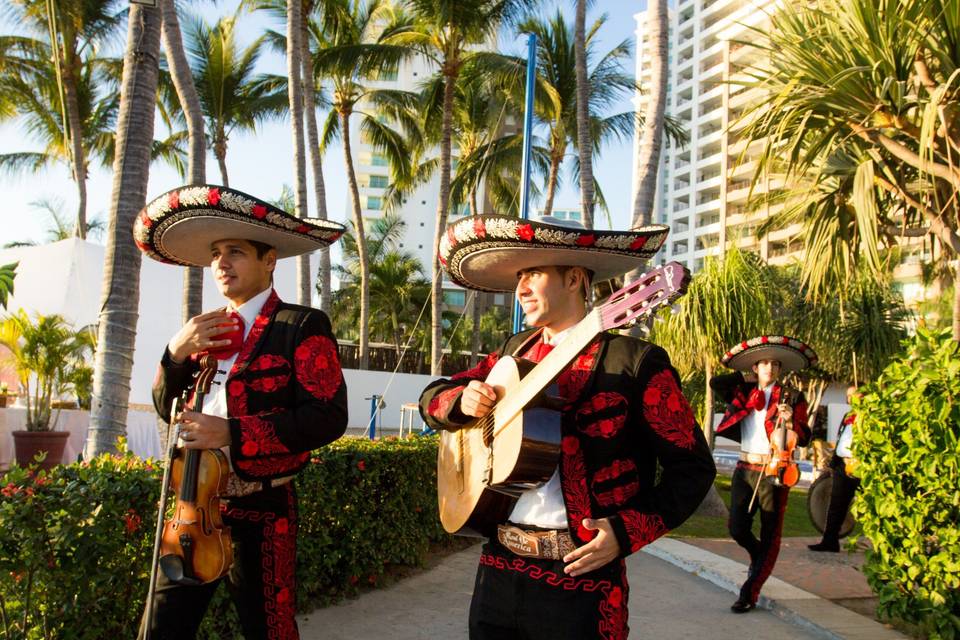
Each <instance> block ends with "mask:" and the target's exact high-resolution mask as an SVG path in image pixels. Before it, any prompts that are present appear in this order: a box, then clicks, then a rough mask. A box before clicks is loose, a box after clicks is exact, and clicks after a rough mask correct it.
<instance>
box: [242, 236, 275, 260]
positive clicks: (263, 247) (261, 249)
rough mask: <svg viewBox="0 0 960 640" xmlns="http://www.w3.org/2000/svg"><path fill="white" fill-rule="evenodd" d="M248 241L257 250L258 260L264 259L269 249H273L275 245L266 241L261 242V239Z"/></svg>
mask: <svg viewBox="0 0 960 640" xmlns="http://www.w3.org/2000/svg"><path fill="white" fill-rule="evenodd" d="M247 242H249V243H250V244H252V245H253V248H254V249H255V250H256V252H257V260H262V259H263V256H265V255H267V251H270V249H273V247H272V246H270V245H269V244H267V243H266V242H260V241H259V240H247Z"/></svg>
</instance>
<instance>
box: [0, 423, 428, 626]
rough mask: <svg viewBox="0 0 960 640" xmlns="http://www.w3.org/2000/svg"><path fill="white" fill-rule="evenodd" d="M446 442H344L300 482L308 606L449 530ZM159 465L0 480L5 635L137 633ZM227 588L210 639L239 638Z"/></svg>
mask: <svg viewBox="0 0 960 640" xmlns="http://www.w3.org/2000/svg"><path fill="white" fill-rule="evenodd" d="M436 458H437V439H436V438H417V439H414V440H396V439H393V440H386V441H382V442H375V443H374V442H370V441H367V440H356V439H341V440H340V441H338V442H335V443H334V444H332V445H330V446H328V447H326V448H324V449H323V450H321V451H320V452H318V453H317V454H316V456H315V457H314V458H313V460H312V464H310V465H308V467H307V468H306V469H305V470H304V471H303V472H302V473H301V474H300V476H299V477H298V479H297V492H298V495H299V499H300V529H299V534H298V554H297V556H298V557H297V602H298V605H299V609H300V610H301V611H302V610H309V609H311V608H313V606H315V605H317V604H322V603H328V602H332V601H335V600H337V599H339V598H342V597H344V596H346V595H351V594H354V593H356V592H357V591H358V590H359V589H360V588H363V587H369V586H370V585H376V584H377V583H378V582H379V581H380V580H382V578H383V576H384V573H385V570H386V569H387V568H388V567H389V566H390V565H397V564H399V565H417V564H419V563H421V562H422V560H423V559H424V555H425V553H426V551H427V549H428V547H429V545H430V543H431V542H436V541H439V540H442V539H445V538H446V534H444V532H443V530H442V528H441V526H440V522H439V519H438V517H437V508H436V500H437V499H436ZM161 475H162V473H161V470H160V468H159V467H158V466H157V464H156V462H155V461H146V462H144V461H142V460H140V459H138V458H136V457H135V456H133V455H132V454H125V455H122V456H107V455H104V456H102V457H100V458H97V459H95V460H94V461H92V462H91V463H89V464H87V463H80V464H73V465H67V466H58V467H56V468H54V469H53V470H52V471H50V472H47V473H44V472H36V471H35V470H32V469H22V468H18V467H14V468H12V469H11V470H10V471H9V472H8V473H7V474H6V475H4V476H3V477H2V478H0V637H3V638H9V639H11V640H12V639H14V638H17V639H19V638H40V637H70V638H79V639H81V640H83V639H87V638H90V639H93V638H105V637H117V638H132V637H135V635H136V632H137V627H138V625H139V620H140V615H141V612H142V610H143V605H144V601H145V598H146V591H147V583H148V578H149V573H150V566H149V565H150V555H151V549H152V545H153V526H154V523H155V522H156V501H157V496H158V495H159V484H160V478H161ZM237 620H238V619H237V615H236V612H235V611H234V610H233V607H232V605H231V604H230V601H229V598H228V596H227V594H226V590H225V589H223V588H221V589H219V590H218V592H217V595H216V596H215V597H214V600H213V603H212V604H211V608H210V611H209V612H208V615H207V617H206V619H205V621H204V625H203V627H202V629H201V634H200V635H201V637H204V638H228V637H238V634H239V624H238V621H237Z"/></svg>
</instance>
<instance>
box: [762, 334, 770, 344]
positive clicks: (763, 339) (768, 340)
mask: <svg viewBox="0 0 960 640" xmlns="http://www.w3.org/2000/svg"><path fill="white" fill-rule="evenodd" d="M760 342H762V343H763V344H767V343H768V342H770V338H768V337H767V336H760Z"/></svg>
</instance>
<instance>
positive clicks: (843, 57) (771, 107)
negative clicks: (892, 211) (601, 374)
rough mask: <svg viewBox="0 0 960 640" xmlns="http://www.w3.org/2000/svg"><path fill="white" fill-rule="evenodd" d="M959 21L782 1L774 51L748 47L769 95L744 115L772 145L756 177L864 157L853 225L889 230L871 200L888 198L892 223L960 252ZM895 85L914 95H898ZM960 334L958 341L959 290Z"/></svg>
mask: <svg viewBox="0 0 960 640" xmlns="http://www.w3.org/2000/svg"><path fill="white" fill-rule="evenodd" d="M955 13H956V5H955V3H954V2H953V1H952V0H947V1H940V0H935V1H932V2H921V1H919V0H916V1H911V2H899V1H896V0H882V1H880V2H875V1H873V0H819V1H818V2H816V3H813V4H809V5H808V4H799V5H797V4H790V3H787V4H785V5H783V6H782V7H781V8H780V10H779V11H778V12H777V13H775V14H774V15H773V17H772V23H771V28H770V31H769V34H761V35H763V36H769V38H768V44H757V42H753V43H749V44H753V45H754V46H757V47H759V48H760V49H761V52H762V53H763V54H764V59H765V62H764V64H763V66H762V67H761V68H758V69H756V70H755V82H753V83H751V84H753V85H754V86H756V87H757V88H758V89H759V90H760V91H762V92H763V94H762V95H763V96H764V98H763V99H762V100H760V101H758V106H757V107H756V108H755V109H754V110H752V111H748V112H747V113H745V114H744V119H745V121H746V122H748V123H749V124H748V125H747V127H746V129H745V135H746V137H747V138H749V139H750V140H761V139H762V140H765V143H764V145H765V146H764V150H763V153H762V155H761V157H760V160H759V162H758V173H757V177H758V178H759V177H760V175H761V174H763V173H765V172H767V171H768V170H771V169H773V170H777V171H779V170H780V168H779V167H778V166H777V165H778V163H783V164H784V165H785V167H786V169H787V171H788V172H789V173H790V174H791V175H799V176H803V175H804V174H805V173H806V172H807V171H808V170H809V169H811V168H816V167H817V166H819V164H820V163H822V162H823V161H824V159H827V158H831V157H835V156H839V155H847V156H849V157H851V158H855V159H857V160H858V164H857V168H856V173H855V178H854V185H853V190H852V198H853V206H854V208H855V210H856V212H857V219H858V221H866V220H872V221H873V222H872V224H870V225H866V226H864V225H862V224H861V225H860V226H861V228H862V229H871V228H873V229H875V228H877V227H884V226H886V224H887V212H886V211H884V210H883V209H881V208H880V206H878V201H879V200H880V199H879V198H877V197H876V196H877V192H880V191H882V192H885V193H886V194H888V195H889V196H890V197H892V198H893V199H895V200H896V201H897V202H898V203H899V207H898V213H899V214H900V216H901V219H900V220H896V221H894V222H895V223H896V222H899V223H900V224H899V225H898V224H895V225H894V226H901V227H905V228H915V229H922V230H924V231H927V232H929V233H931V234H932V235H934V236H935V237H937V239H938V240H939V241H940V242H941V243H942V245H943V247H944V248H945V250H946V251H948V252H949V253H950V254H952V255H954V256H956V255H957V254H958V253H960V235H958V233H957V224H958V223H957V220H958V212H960V208H958V203H957V201H956V198H954V197H953V195H954V193H955V191H956V190H957V189H958V188H960V171H958V169H957V167H956V163H955V161H954V160H953V156H954V154H956V152H957V149H958V148H960V137H958V135H957V133H956V132H957V131H958V127H957V121H956V118H957V113H958V109H957V106H958V101H960V98H958V96H957V94H956V92H955V83H956V81H957V80H956V78H957V76H956V73H955V72H956V71H957V69H958V63H960V56H958V55H957V53H956V52H957V47H956V43H957V42H960V23H958V22H957V21H956V20H955V19H954V16H955ZM810 34H816V36H817V37H815V38H811V37H810ZM756 40H757V41H760V38H758V39H756ZM900 87H910V88H911V89H910V90H909V91H906V90H905V91H900V90H899V89H894V88H900ZM914 88H915V89H914ZM865 240H866V242H865V243H864V246H866V247H868V248H871V249H872V247H874V246H875V244H871V240H870V238H869V237H867V238H865ZM873 266H874V268H875V273H876V275H877V277H880V275H881V273H880V270H879V269H878V268H877V267H878V265H873ZM953 332H954V338H955V339H957V340H960V287H958V288H957V289H956V292H955V296H954V314H953Z"/></svg>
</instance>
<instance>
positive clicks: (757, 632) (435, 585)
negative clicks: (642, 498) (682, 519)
mask: <svg viewBox="0 0 960 640" xmlns="http://www.w3.org/2000/svg"><path fill="white" fill-rule="evenodd" d="M680 544H683V543H680ZM687 546H688V545H687ZM691 549H692V547H691ZM674 550H676V549H674ZM479 553H480V548H479V545H477V546H473V547H470V548H468V549H466V550H464V551H460V552H458V553H455V554H453V555H450V556H448V557H447V558H445V559H444V560H443V561H442V562H440V563H439V564H438V565H437V566H436V567H435V568H433V569H431V570H430V571H425V572H423V573H420V574H417V575H415V576H413V577H410V578H407V579H406V580H402V581H401V582H399V583H397V584H395V585H392V586H391V587H388V588H386V589H378V590H375V591H370V592H367V593H365V594H363V595H361V596H360V597H358V598H355V599H353V600H347V601H345V602H342V603H340V604H338V605H335V606H332V607H327V608H324V609H318V610H316V611H314V612H312V613H310V614H306V615H301V616H298V618H297V621H298V623H299V625H300V636H301V638H303V639H304V640H313V639H316V640H320V639H321V638H322V639H325V640H337V639H343V640H363V639H366V638H370V639H379V638H390V640H414V639H420V638H422V639H424V640H427V639H429V640H435V639H438V638H443V639H451V640H458V639H465V638H466V637H467V612H468V610H469V607H470V596H471V594H472V592H473V579H474V575H475V572H476V566H477V558H478V556H479ZM627 574H628V577H629V580H630V629H631V633H630V637H631V638H643V639H660V638H665V639H673V638H677V639H683V638H690V639H695V640H703V638H706V637H709V638H710V639H711V640H742V639H743V638H759V637H763V638H764V639H765V640H805V639H808V638H821V637H824V636H823V634H822V633H820V632H819V631H818V630H816V629H811V628H809V627H807V628H805V627H798V626H796V625H795V624H792V623H791V622H789V621H786V620H783V619H781V618H779V617H777V616H776V615H774V614H773V613H771V612H770V611H764V610H759V609H758V610H756V611H753V612H751V613H749V614H746V615H736V614H733V613H731V612H730V609H729V607H730V604H731V603H732V602H733V600H734V599H735V598H733V597H732V596H731V594H730V593H728V592H727V591H726V590H724V589H723V588H721V587H719V586H717V585H715V584H712V583H711V582H709V581H707V580H703V579H701V578H700V577H697V576H696V575H694V574H692V573H689V572H688V571H686V570H684V569H682V568H679V567H677V566H674V565H673V564H671V563H670V562H666V561H664V560H661V559H659V558H657V557H654V556H653V555H651V554H649V553H637V554H634V555H633V556H631V557H630V558H629V559H628V561H627Z"/></svg>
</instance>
